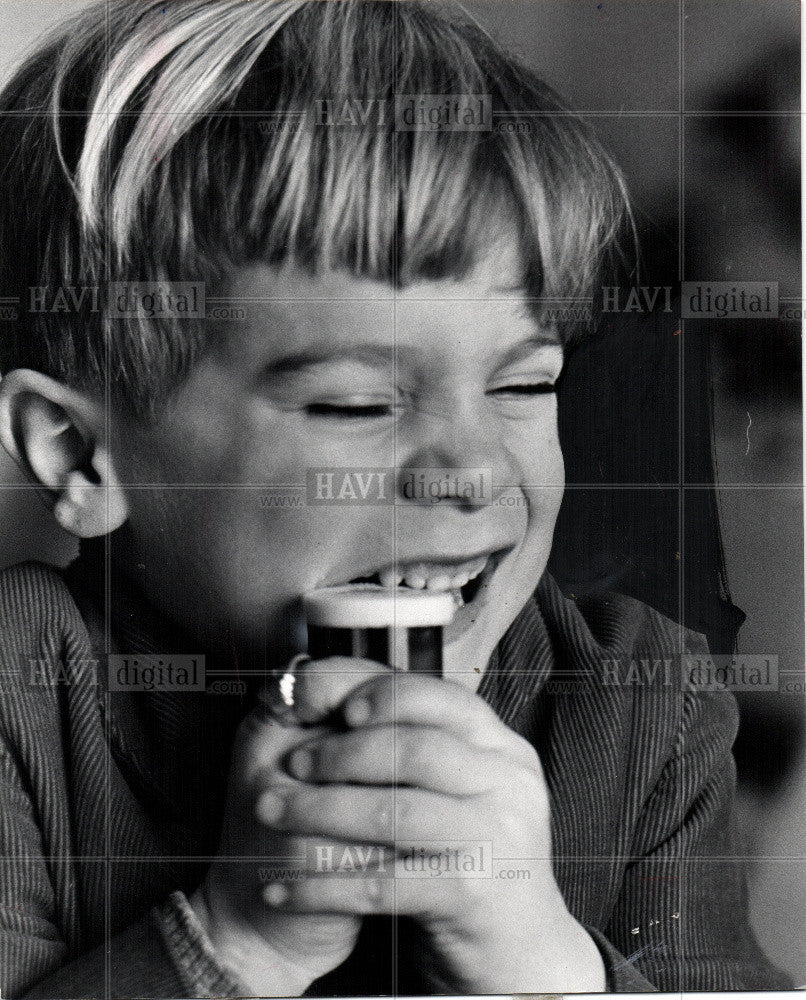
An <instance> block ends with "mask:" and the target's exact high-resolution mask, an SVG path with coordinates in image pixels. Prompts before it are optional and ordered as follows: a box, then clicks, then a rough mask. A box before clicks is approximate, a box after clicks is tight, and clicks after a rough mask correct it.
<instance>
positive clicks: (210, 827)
mask: <svg viewBox="0 0 806 1000" xmlns="http://www.w3.org/2000/svg"><path fill="white" fill-rule="evenodd" d="M81 562H82V560H79V561H78V564H74V566H73V567H71V568H70V569H69V570H68V571H67V572H64V573H62V572H59V571H57V570H55V569H53V568H52V567H48V566H45V565H43V564H37V563H27V564H22V565H19V566H15V567H12V568H11V569H9V570H7V571H5V572H4V573H3V574H0V991H1V992H2V996H3V997H4V998H6V997H11V998H14V997H22V996H26V997H116V998H123V997H135V996H137V997H154V998H156V997H232V996H243V995H244V990H243V987H242V986H241V985H239V984H238V982H237V981H235V980H234V979H233V978H232V976H231V974H229V973H228V972H227V971H225V970H224V969H223V968H222V967H221V966H220V965H219V963H218V961H217V958H216V955H215V952H214V949H213V948H212V946H211V944H210V942H209V941H208V940H207V938H206V937H205V935H204V932H203V931H202V929H201V927H200V926H199V924H198V923H197V922H196V920H195V917H194V915H193V912H192V910H191V909H190V907H189V905H188V903H187V897H188V895H189V894H190V893H192V892H193V890H194V889H195V888H196V886H197V885H198V884H199V883H200V881H201V880H202V878H203V877H204V872H205V870H206V867H207V865H208V864H209V862H210V860H211V857H212V855H213V854H214V853H215V849H216V843H217V835H218V829H219V825H220V820H221V810H222V808H223V792H224V789H225V783H226V773H227V769H228V746H229V743H230V741H231V739H232V736H233V734H234V730H235V727H236V726H237V723H238V720H239V719H240V718H241V717H242V716H243V713H244V706H243V705H242V704H240V702H239V699H238V698H237V696H232V697H230V698H226V697H215V698H214V697H211V696H210V695H209V694H207V693H205V692H203V691H202V692H196V693H190V692H179V693H161V694H156V693H154V694H150V695H149V694H144V693H132V692H124V691H110V690H109V686H108V684H107V677H108V667H107V656H108V655H109V654H113V653H119V654H120V653H126V654H132V655H134V654H149V653H150V654H155V653H157V652H169V651H170V650H171V648H177V647H176V643H177V642H178V640H177V639H176V637H174V638H173V640H172V638H171V628H170V625H169V624H168V623H166V622H165V621H163V620H162V619H161V618H160V616H159V614H158V613H157V612H156V610H155V609H154V608H153V607H152V606H151V605H150V603H149V601H148V599H147V597H146V595H143V594H139V593H138V592H136V591H133V590H127V589H126V588H124V587H123V586H117V585H116V589H114V590H113V592H112V600H111V602H110V616H111V617H110V619H105V617H104V607H103V604H104V601H103V593H104V590H103V588H102V587H101V588H100V589H99V585H98V578H97V577H96V585H95V586H93V585H91V584H89V583H88V582H87V581H88V580H91V579H92V578H93V577H92V573H89V574H88V573H87V571H86V569H87V568H86V566H84V567H82V565H81ZM109 621H111V630H110V629H109V628H108V627H105V626H106V625H108V623H109ZM172 641H173V643H174V646H173V647H172V646H171V642H172ZM182 641H186V640H182ZM179 648H184V649H187V648H188V647H187V645H185V646H184V647H181V646H180V647H179ZM686 652H691V653H699V654H706V653H707V650H706V648H705V645H704V642H703V640H702V638H701V637H699V636H697V635H696V634H694V633H691V632H687V631H685V630H684V629H681V627H680V626H678V625H675V624H674V623H672V622H671V621H669V620H667V619H665V618H663V617H662V616H661V615H659V614H657V613H656V612H654V611H652V610H651V609H649V608H648V607H646V606H645V605H643V604H641V603H639V602H637V601H635V600H633V599H630V598H626V597H623V596H620V595H617V594H612V593H607V594H600V595H597V596H595V597H589V598H587V599H585V600H580V601H578V602H577V601H574V600H572V599H570V598H566V597H564V596H563V595H562V593H561V592H560V591H559V589H558V587H557V586H556V584H555V583H554V581H553V580H552V579H551V577H550V576H548V574H546V575H545V576H544V577H543V580H542V581H541V583H540V586H539V587H538V589H537V591H536V593H535V594H534V595H533V596H532V597H531V598H530V599H529V600H528V601H527V602H526V605H525V606H524V608H523V610H522V611H521V613H520V614H519V616H518V618H517V619H516V621H515V622H514V624H513V625H512V626H511V628H510V629H509V631H508V632H507V634H506V635H505V636H504V638H503V639H502V641H501V642H500V644H499V646H498V648H497V649H496V651H495V653H494V655H493V657H492V659H491V661H490V663H489V665H488V667H487V669H486V671H485V673H484V676H483V678H482V681H481V686H480V688H479V696H480V697H482V698H484V699H485V700H486V701H487V702H488V703H489V704H490V705H491V706H492V707H493V709H494V710H495V711H496V712H497V713H498V714H499V716H500V717H501V718H502V720H503V721H504V722H505V723H507V724H508V725H509V726H511V727H512V728H513V729H514V730H516V731H517V732H518V733H520V734H521V735H522V736H524V737H525V738H526V739H528V740H529V741H530V742H531V743H532V744H533V745H534V746H535V748H536V750H537V752H538V754H539V756H540V760H541V763H542V767H543V770H544V773H545V778H546V782H547V785H548V789H549V793H550V798H551V805H552V845H553V858H554V870H555V875H556V878H557V882H558V885H559V887H560V889H561V891H562V893H563V896H564V898H565V900H566V904H567V906H568V908H569V910H570V911H571V913H572V914H573V915H574V916H575V917H576V919H577V920H578V921H580V923H582V924H583V925H584V926H585V927H586V928H587V930H588V931H589V933H590V934H591V936H592V937H593V939H594V941H595V942H596V944H597V945H598V947H599V949H600V951H601V953H602V956H603V959H604V962H605V967H606V972H607V979H608V990H611V991H626V992H644V991H647V990H652V989H660V990H664V991H675V992H676V991H679V990H739V989H766V990H769V989H787V988H789V987H790V985H791V984H790V983H789V982H788V980H787V978H786V977H785V976H784V975H783V974H782V973H780V972H778V971H777V970H776V969H774V968H773V967H772V966H771V965H770V964H769V963H768V961H767V959H766V958H765V957H764V955H763V954H762V953H761V951H760V950H759V947H758V945H757V944H756V942H755V940H754V938H753V935H752V932H751V931H750V928H749V925H748V919H747V899H746V892H745V883H744V874H743V864H742V860H741V858H740V857H739V851H737V847H736V839H735V826H734V821H733V812H732V802H733V796H734V791H735V769H734V765H733V761H732V757H731V745H732V743H733V740H734V738H735V735H736V729H737V722H738V716H737V710H736V707H735V703H734V700H733V698H732V696H731V695H729V694H726V693H714V692H704V691H697V690H694V689H691V688H689V687H687V686H686V685H684V684H683V683H681V677H682V672H681V656H682V654H683V653H686ZM393 924H394V920H393V919H392V918H380V917H378V918H367V919H365V921H364V929H363V931H362V935H361V937H360V938H359V942H358V944H357V946H356V949H355V951H354V952H353V955H352V956H351V957H350V958H349V959H348V960H347V962H345V963H344V965H343V966H342V967H340V968H339V969H337V970H335V971H334V972H333V973H331V974H330V975H328V976H326V977H324V978H323V979H321V980H318V981H317V982H315V983H314V984H313V985H312V987H311V988H310V990H309V991H308V992H309V993H310V994H318V995H330V996H332V995H350V994H352V995H356V994H363V995H369V994H378V993H394V992H401V993H428V992H435V991H440V990H439V989H438V987H437V986H436V985H435V983H434V981H432V980H429V979H428V978H427V976H426V975H425V972H424V967H423V964H422V963H420V962H419V961H418V952H417V937H416V933H415V931H416V928H412V927H410V926H408V925H407V924H406V923H405V922H402V921H401V924H400V926H397V927H395V926H393ZM393 934H394V935H395V937H394V938H393V937H392V935H393ZM393 941H394V942H395V947H393ZM524 985H525V986H528V984H524Z"/></svg>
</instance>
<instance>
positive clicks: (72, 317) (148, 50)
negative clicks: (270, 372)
mask: <svg viewBox="0 0 806 1000" xmlns="http://www.w3.org/2000/svg"><path fill="white" fill-rule="evenodd" d="M402 94H408V95H479V94H483V95H487V97H488V98H489V101H490V104H491V107H492V110H493V112H494V113H495V115H496V125H495V126H494V127H493V128H492V129H490V130H487V131H442V130H439V131H433V132H432V131H425V130H413V131H401V130H399V129H398V128H396V125H395V121H394V113H393V112H392V111H390V112H389V113H387V114H385V115H376V116H373V118H372V120H371V121H369V122H367V123H365V124H364V125H363V127H361V126H360V125H358V126H356V127H345V125H344V123H343V122H342V123H338V122H330V121H323V120H321V116H320V117H319V118H317V115H316V114H313V113H312V112H313V111H314V109H316V108H317V107H320V108H321V107H322V105H321V104H319V103H318V102H322V101H332V102H334V103H333V106H334V107H339V106H340V102H343V101H344V100H345V99H349V100H350V101H360V102H363V104H362V105H360V106H364V107H369V106H370V104H369V103H367V102H378V103H377V104H376V105H375V106H377V107H381V106H385V107H387V108H388V109H392V108H394V102H395V98H396V97H399V96H400V95H402ZM0 112H5V113H6V114H5V116H4V117H3V118H2V119H0V239H2V241H3V251H2V258H3V259H2V262H0V269H1V270H0V276H1V278H2V285H1V286H0V288H2V289H3V290H2V291H0V294H2V295H6V296H7V295H11V294H14V291H15V290H19V291H20V293H21V294H22V296H23V297H24V295H25V289H26V288H29V287H30V286H34V285H36V286H49V285H53V286H56V285H65V284H69V285H73V286H82V287H83V286H101V287H105V286H106V283H107V282H121V281H204V282H206V283H207V285H208V288H216V287H224V284H225V282H226V277H227V274H228V272H229V271H230V270H231V269H232V268H234V267H238V266H240V265H243V264H245V263H248V262H253V261H263V262H266V263H268V264H275V263H277V264H279V263H281V262H283V261H285V260H287V259H290V258H293V259H295V261H296V262H298V263H300V264H302V265H303V266H306V267H308V268H310V269H311V271H312V272H314V273H316V272H318V271H320V270H323V269H327V268H346V269H348V270H349V271H350V272H351V273H352V274H354V275H355V276H363V277H368V278H374V279H377V280H383V281H387V282H389V283H391V284H393V285H395V286H398V287H400V286H404V285H406V284H407V283H408V282H411V281H413V280H415V279H417V278H441V277H449V276H450V277H462V276H463V275H464V274H466V273H467V271H468V269H469V268H470V267H471V266H472V265H473V263H474V262H475V261H477V260H478V259H479V258H480V257H481V256H483V255H484V254H485V252H487V251H488V249H489V231H490V228H489V227H490V222H491V219H492V218H494V217H495V216H499V217H503V218H504V219H505V220H508V221H511V222H514V224H515V225H516V227H517V232H518V235H519V238H520V249H521V256H522V260H523V266H524V274H523V286H524V289H525V291H526V294H527V296H528V297H529V298H530V299H531V300H532V301H533V303H537V305H535V309H536V311H537V312H540V306H539V303H540V302H544V301H545V300H547V299H551V298H566V299H567V298H569V297H580V296H591V295H592V294H593V291H594V288H595V286H596V283H597V281H600V280H601V277H602V269H603V267H604V266H605V265H606V264H607V262H608V260H609V259H610V257H611V256H612V254H613V252H614V249H615V250H618V247H619V237H620V234H621V233H622V232H623V230H624V226H625V220H626V219H627V218H628V207H627V200H626V195H625V191H624V184H623V181H622V178H621V175H620V174H619V172H618V170H617V169H616V167H615V166H614V165H613V163H612V162H611V161H610V159H609V158H608V156H607V155H606V154H605V152H604V151H603V150H602V148H601V147H600V145H599V143H598V142H597V141H596V140H595V138H594V137H593V135H592V134H591V132H590V130H589V129H588V128H587V126H586V125H585V124H584V123H583V122H582V121H580V119H579V118H578V117H576V116H575V115H572V114H570V113H569V112H568V111H567V110H566V108H565V107H564V105H563V104H562V103H561V102H560V100H559V99H558V98H557V96H556V95H555V94H554V92H553V91H552V90H551V89H550V88H548V87H547V86H546V85H545V84H544V83H542V82H541V81H540V80H539V79H538V78H537V77H536V76H535V75H534V74H533V73H532V72H530V71H529V70H527V69H526V68H524V67H523V66H521V65H520V64H519V63H518V62H517V61H515V60H514V59H513V58H511V57H510V56H508V55H507V54H506V53H505V52H504V51H502V50H501V49H500V48H499V46H498V45H497V44H496V43H495V42H494V41H493V40H492V39H491V38H490V37H489V36H488V35H487V33H486V32H484V31H483V30H482V29H481V28H479V27H478V26H477V25H475V24H473V23H471V22H470V21H469V20H467V19H465V18H457V17H455V16H446V15H445V14H444V13H443V12H442V10H441V8H439V7H438V5H436V4H434V3H430V2H425V3H421V2H418V0H404V2H393V3H390V2H386V0H249V2H245V0H137V2H131V0H129V2H123V0H118V2H113V3H111V4H109V5H107V4H106V3H104V4H100V5H97V6H93V7H90V8H88V9H86V10H84V11H83V12H81V13H80V14H79V15H78V17H76V18H75V19H73V20H72V21H71V22H68V23H67V24H66V25H64V26H62V27H61V28H60V29H59V31H58V33H57V34H56V35H55V36H54V37H53V38H52V39H51V40H50V41H49V42H48V43H47V44H46V45H45V46H44V47H42V48H41V49H40V51H39V52H38V53H37V54H35V55H34V56H33V57H32V58H31V59H29V60H28V62H27V63H26V64H25V65H24V66H23V67H22V69H21V70H20V71H19V72H18V73H17V75H16V76H15V77H14V79H13V80H12V81H11V82H10V83H9V85H8V86H7V87H6V88H5V90H4V93H3V95H2V96H0ZM267 121H271V122H274V123H275V125H274V126H272V127H271V128H268V127H266V126H265V123H266V122H267ZM261 122H263V123H264V125H263V126H261V124H260V123H261ZM513 122H514V123H516V125H517V123H520V125H519V126H518V127H513V126H512V124H511V123H513ZM499 123H504V125H503V126H501V125H500V124H499ZM561 333H563V335H564V336H565V337H566V339H567V338H570V337H571V336H572V335H573V333H574V328H573V327H572V326H568V327H567V328H563V329H562V330H561ZM205 338H206V332H205V324H204V321H203V320H197V321H193V320H188V319H172V320H167V319H159V320H154V321H144V320H142V319H136V318H132V319H123V320H108V319H107V320H105V319H104V316H103V311H101V313H99V314H96V313H90V314H84V315H79V314H78V313H74V312H72V313H71V312H64V313H57V314H51V313H47V312H41V311H40V312H34V313H28V312H26V311H25V310H22V311H21V315H20V317H19V320H18V322H17V324H16V326H15V329H14V331H13V332H11V333H10V335H8V336H4V338H3V341H2V346H0V365H1V366H2V370H6V369H7V368H9V367H12V366H19V365H26V366H28V367H33V368H37V369H39V370H42V371H45V372H47V373H48V374H52V375H54V376H56V377H59V378H61V379H63V380H65V381H66V382H68V383H70V384H73V385H76V386H84V387H93V388H96V389H102V388H103V386H104V385H105V384H106V381H107V380H110V388H111V391H112V392H113V394H114V395H115V396H116V398H118V399H120V401H121V402H122V403H124V404H126V405H128V406H129V407H130V408H131V410H132V411H133V412H135V413H137V414H139V415H143V416H145V415H154V414H155V413H156V412H157V411H158V409H159V405H160V403H161V402H162V401H164V399H165V398H166V397H167V395H168V393H169V392H170V390H171V388H172V387H174V386H176V385H177V384H178V383H179V381H181V378H182V377H183V375H184V374H185V373H186V372H187V370H188V368H189V366H190V365H191V364H192V362H193V360H194V358H195V357H196V356H197V355H198V353H199V351H200V350H201V349H202V348H203V345H204V343H205Z"/></svg>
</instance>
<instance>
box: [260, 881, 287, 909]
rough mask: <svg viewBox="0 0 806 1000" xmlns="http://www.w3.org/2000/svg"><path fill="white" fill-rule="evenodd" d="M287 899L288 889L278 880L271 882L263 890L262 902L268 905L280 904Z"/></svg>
mask: <svg viewBox="0 0 806 1000" xmlns="http://www.w3.org/2000/svg"><path fill="white" fill-rule="evenodd" d="M287 899H288V889H287V888H286V887H285V886H284V885H280V883H279V882H272V884H271V885H267V886H266V888H265V889H264V890H263V902H264V903H267V904H268V905H269V906H280V904H281V903H284V902H285V901H286V900H287Z"/></svg>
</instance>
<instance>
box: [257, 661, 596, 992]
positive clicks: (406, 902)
mask: <svg viewBox="0 0 806 1000" xmlns="http://www.w3.org/2000/svg"><path fill="white" fill-rule="evenodd" d="M332 662H333V661H322V662H321V663H320V664H317V667H318V668H319V669H320V670H324V669H325V668H326V666H327V665H329V664H330V663H332ZM352 662H355V661H352ZM342 669H343V668H342ZM332 683H338V681H335V682H334V681H332V680H331V684H332ZM342 712H343V715H344V718H345V720H346V722H347V725H348V730H347V731H346V732H332V731H331V732H317V733H316V734H315V735H314V736H313V738H310V737H311V736H312V735H313V734H312V733H311V732H310V731H308V733H306V734H305V735H307V736H308V737H309V738H308V739H306V740H304V741H300V742H301V744H302V745H300V746H298V747H297V748H296V749H295V751H294V752H293V753H292V754H291V757H290V762H289V769H290V771H291V773H292V774H293V775H294V777H296V778H297V779H299V780H298V781H297V782H289V781H283V782H274V781H267V783H266V785H267V789H266V791H265V793H264V794H263V795H262V796H261V797H260V799H259V800H258V804H257V811H258V816H259V817H260V818H261V819H262V820H263V822H264V823H265V824H266V827H267V828H269V829H272V830H274V831H283V832H284V833H285V834H288V835H297V836H299V837H312V838H320V839H321V838H322V837H328V838H332V839H333V840H335V841H341V842H348V843H352V844H354V845H368V844H369V845H379V847H383V848H387V849H393V850H396V851H398V852H399V854H398V856H397V859H396V860H393V861H392V862H391V863H386V864H384V863H383V861H382V859H381V861H380V864H373V865H371V866H370V870H367V871H363V870H361V871H359V872H357V873H355V874H352V875H351V876H350V877H345V875H344V873H343V872H342V873H341V874H336V875H331V876H328V875H327V874H326V873H321V874H313V875H309V877H308V878H306V879H305V880H303V881H299V882H285V883H283V884H282V888H278V889H277V890H276V891H275V893H274V895H273V898H272V900H271V902H272V903H273V905H274V908H275V910H276V913H277V915H278V917H279V916H280V914H297V915H301V914H307V913H320V914H321V913H332V914H341V915H346V914H352V915H355V916H359V915H362V914H371V913H394V914H399V915H409V916H412V917H414V918H416V919H417V921H418V922H419V923H420V925H421V927H422V928H423V929H424V931H425V934H426V937H427V940H428V945H429V948H430V950H431V951H432V952H433V955H434V957H435V960H436V962H437V970H438V973H439V974H440V976H441V977H442V978H443V979H446V980H447V981H448V983H449V985H450V986H451V987H452V988H455V989H456V990H457V991H461V992H469V993H501V992H524V991H527V992H569V991H571V992H595V991H600V990H603V989H604V988H605V975H604V965H603V962H602V959H601V956H600V954H599V951H598V948H597V947H596V945H595V944H594V942H593V941H592V939H591V938H590V936H589V935H588V934H587V933H586V932H585V930H584V929H583V928H582V927H581V926H580V925H579V924H578V923H577V922H576V920H575V919H574V918H573V917H572V916H571V914H570V913H569V912H568V909H567V907H566V906H565V902H564V900H563V898H562V896H561V894H560V891H559V889H558V887H557V883H556V881H555V879H554V874H553V871H552V865H551V841H550V828H549V821H550V810H549V797H548V792H547V789H546V785H545V781H544V778H543V773H542V769H541V766H540V761H539V759H538V757H537V754H536V752H535V750H534V749H533V747H532V746H531V745H530V744H529V743H527V742H526V741H525V740H523V739H522V738H521V737H519V736H517V735H516V734H515V733H514V732H513V731H512V730H510V729H509V728H508V727H507V726H506V725H504V723H502V722H501V721H500V719H499V718H498V717H497V716H496V714H495V713H494V712H493V711H492V709H490V708H489V707H488V706H487V705H486V704H485V703H484V702H483V701H482V699H481V698H479V697H478V696H477V695H475V694H472V693H470V692H469V691H467V690H466V689H464V688H462V687H459V686H458V685H456V684H454V683H451V682H449V681H445V680H440V679H436V678H432V677H426V676H422V675H416V674H400V673H398V674H390V673H388V672H385V673H382V674H381V675H380V676H378V677H377V678H375V679H373V680H371V681H370V682H368V683H365V684H363V685H361V687H360V688H359V689H358V690H356V691H353V692H352V694H350V695H349V696H348V697H347V698H346V699H345V701H344V704H343V706H342ZM269 786H270V787H269ZM479 845H483V846H482V850H483V852H484V856H485V867H486V877H478V858H479ZM490 849H492V856H493V857H494V858H497V859H500V860H499V861H497V862H493V863H492V865H491V859H490V857H489V852H490ZM407 852H409V853H408V856H407ZM412 852H413V853H412ZM453 852H458V854H457V853H453ZM358 856H359V857H363V858H366V857H368V856H369V857H374V858H375V859H378V853H377V850H376V853H375V855H374V856H373V855H372V854H371V853H368V852H367V851H366V849H365V850H364V852H363V854H360V855H358ZM334 857H336V858H338V857H339V855H338V853H336V854H335V855H334ZM350 857H351V862H354V860H355V857H356V853H355V852H353V853H352V854H351V855H350ZM432 859H433V860H432ZM457 859H458V863H459V865H460V866H461V864H462V862H466V863H467V864H468V865H471V864H472V865H475V866H476V872H475V873H472V872H471V873H470V874H469V875H468V874H467V870H466V869H465V873H463V874H464V877H457V875H456V872H455V870H453V869H451V865H454V868H455V865H456V861H457ZM432 866H433V867H432ZM413 867H416V868H417V869H418V872H419V874H417V873H415V874H414V876H413V875H412V871H411V870H412V868H413ZM407 869H408V870H407ZM440 869H441V870H442V871H443V874H441V875H436V876H435V875H433V874H431V873H432V872H433V871H434V870H437V871H438V870H440ZM446 869H447V871H446ZM491 869H492V871H491ZM490 873H491V874H492V877H490ZM508 875H509V877H507V876H508ZM346 927H347V925H344V926H343V928H342V930H344V929H346Z"/></svg>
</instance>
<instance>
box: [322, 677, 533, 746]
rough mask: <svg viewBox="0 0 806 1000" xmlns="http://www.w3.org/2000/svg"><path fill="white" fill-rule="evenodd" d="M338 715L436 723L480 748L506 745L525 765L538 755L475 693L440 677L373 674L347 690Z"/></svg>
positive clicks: (360, 722) (368, 722)
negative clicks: (374, 675)
mask: <svg viewBox="0 0 806 1000" xmlns="http://www.w3.org/2000/svg"><path fill="white" fill-rule="evenodd" d="M342 715H343V717H344V719H345V721H346V723H347V725H348V726H351V727H357V726H378V725H385V724H390V723H395V724H399V725H400V724H403V725H413V726H434V727H437V728H439V729H442V730H445V731H447V732H449V733H451V734H453V735H454V736H456V737H458V738H459V739H462V740H465V741H466V742H468V743H469V744H471V745H473V746H475V747H477V748H479V749H486V750H506V751H507V752H509V753H510V754H511V755H514V756H515V758H516V759H518V760H520V761H521V762H523V763H524V764H525V763H527V762H529V761H533V760H535V759H536V754H535V751H534V748H533V747H532V746H531V744H529V743H528V742H527V741H526V740H524V739H523V738H522V737H520V736H518V735H517V733H515V732H513V730H511V729H510V728H509V727H508V726H506V725H505V724H504V723H503V722H502V721H501V720H500V719H499V717H498V716H497V715H496V713H495V712H494V711H493V709H492V708H490V706H489V705H488V704H487V703H486V702H485V701H483V700H482V699H481V698H480V697H479V696H478V695H477V694H474V693H473V692H472V691H469V690H468V689H467V688H464V687H461V686H460V685H459V684H455V683H453V682H452V681H448V680H444V679H442V678H438V677H428V676H425V675H423V674H410V673H402V672H400V671H396V672H393V673H391V674H383V675H379V676H376V677H374V678H371V679H369V680H368V681H367V682H365V683H364V684H363V685H362V686H361V687H360V688H358V689H357V690H355V691H353V692H351V694H350V695H349V696H348V697H347V698H346V699H345V702H344V705H343V706H342Z"/></svg>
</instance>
